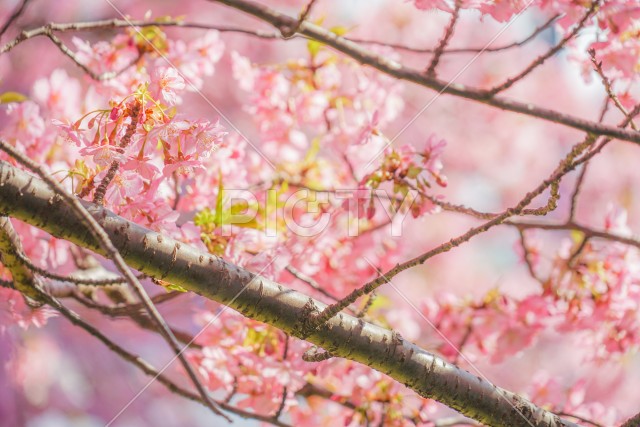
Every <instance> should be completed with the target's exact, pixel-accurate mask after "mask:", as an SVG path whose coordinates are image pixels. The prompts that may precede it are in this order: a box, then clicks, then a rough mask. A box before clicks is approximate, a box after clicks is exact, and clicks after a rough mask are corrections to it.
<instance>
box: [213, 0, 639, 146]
mask: <svg viewBox="0 0 640 427" xmlns="http://www.w3.org/2000/svg"><path fill="white" fill-rule="evenodd" d="M209 1H212V2H215V3H222V4H225V5H227V6H230V7H232V8H234V9H237V10H240V11H243V12H246V13H248V14H250V15H253V16H254V17H256V18H258V19H260V20H262V21H264V22H268V23H270V24H271V25H273V26H274V27H275V28H290V27H291V26H292V25H295V23H296V22H297V20H296V19H295V18H292V17H290V16H287V15H285V14H282V13H279V12H277V11H275V10H273V9H271V8H269V7H267V6H264V5H263V4H260V3H257V2H254V1H250V0H209ZM299 33H300V34H302V35H304V36H306V37H308V38H311V39H313V40H316V41H318V42H320V43H323V44H325V45H327V46H330V47H332V48H333V49H335V50H337V51H339V52H342V53H344V54H345V55H347V56H348V57H350V58H352V59H354V60H356V61H357V62H359V63H361V64H363V65H369V66H371V67H373V68H375V69H377V70H378V71H381V72H383V73H385V74H387V75H389V76H392V77H395V78H397V79H399V80H406V81H409V82H412V83H416V84H418V85H420V86H424V87H426V88H429V89H432V90H434V91H436V92H439V93H443V94H449V95H453V96H456V97H460V98H465V99H469V100H473V101H476V102H480V103H483V104H486V105H489V106H492V107H496V108H499V109H501V110H505V111H512V112H516V113H520V114H524V115H527V116H531V117H536V118H539V119H543V120H545V121H549V122H553V123H558V124H561V125H564V126H568V127H571V128H574V129H579V130H582V131H586V132H589V133H592V134H594V135H603V136H609V137H612V138H617V139H621V140H625V141H631V142H635V143H640V132H636V131H633V130H626V129H622V128H619V127H616V126H609V125H604V124H602V123H597V122H593V121H590V120H585V119H581V118H578V117H574V116H571V115H568V114H564V113H561V112H559V111H555V110H549V109H546V108H542V107H538V106H535V105H533V104H530V103H526V102H520V101H515V100H512V99H509V98H506V97H500V96H494V95H492V94H491V93H490V91H488V90H486V89H478V88H472V87H467V86H464V85H461V84H457V83H451V82H447V81H445V80H440V79H437V78H434V77H430V76H427V75H425V74H424V72H422V71H420V70H416V69H412V68H409V67H407V66H404V65H402V64H401V63H399V62H396V61H393V60H391V59H388V58H385V57H383V56H381V55H378V54H376V53H374V52H372V51H370V50H367V49H365V48H364V47H362V46H360V45H358V44H356V43H354V42H352V41H350V40H348V39H346V38H344V37H341V36H339V35H337V34H335V33H333V32H331V31H329V30H327V29H324V28H322V27H320V26H318V25H315V24H312V23H310V22H308V21H304V22H303V23H302V24H301V25H300V30H299Z"/></svg>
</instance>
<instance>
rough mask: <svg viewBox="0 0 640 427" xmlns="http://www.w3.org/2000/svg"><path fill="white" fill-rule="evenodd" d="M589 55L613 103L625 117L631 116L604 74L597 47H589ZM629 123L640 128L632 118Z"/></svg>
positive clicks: (635, 128) (634, 128) (634, 127)
mask: <svg viewBox="0 0 640 427" xmlns="http://www.w3.org/2000/svg"><path fill="white" fill-rule="evenodd" d="M589 57H590V58H591V63H592V64H593V68H594V69H595V71H596V73H598V75H599V76H600V79H601V80H602V84H603V85H604V89H605V90H606V91H607V95H608V96H609V98H610V99H611V100H612V101H613V103H614V104H615V106H616V107H617V108H618V110H620V112H621V113H622V114H623V115H624V116H625V117H629V112H628V111H627V109H626V108H624V105H622V103H621V102H620V99H619V98H618V96H617V95H616V94H615V93H614V92H613V87H612V85H611V81H610V80H609V79H608V78H607V76H606V75H605V74H604V70H603V69H602V61H598V60H597V59H596V51H595V49H593V48H591V49H589ZM629 125H630V126H631V129H633V130H638V128H637V127H636V124H635V123H634V122H633V120H630V122H629Z"/></svg>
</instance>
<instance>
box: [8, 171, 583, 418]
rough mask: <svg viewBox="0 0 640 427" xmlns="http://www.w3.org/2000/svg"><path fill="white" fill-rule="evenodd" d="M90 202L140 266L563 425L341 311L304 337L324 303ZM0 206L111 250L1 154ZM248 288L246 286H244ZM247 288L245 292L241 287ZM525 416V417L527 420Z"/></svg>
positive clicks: (393, 371) (445, 386)
mask: <svg viewBox="0 0 640 427" xmlns="http://www.w3.org/2000/svg"><path fill="white" fill-rule="evenodd" d="M78 202H79V203H81V204H82V205H83V206H84V207H85V208H86V209H89V210H90V212H91V215H92V218H93V219H94V220H95V221H97V222H98V223H99V224H100V226H101V227H102V228H103V230H104V232H105V233H106V234H107V235H108V236H109V238H110V239H111V241H112V242H113V245H114V246H115V248H117V250H118V251H119V252H120V253H122V254H123V257H124V258H125V260H126V262H127V263H128V264H129V265H130V266H131V267H133V268H135V269H137V270H139V271H141V272H142V273H145V274H147V275H149V276H151V277H156V278H159V279H162V280H166V281H169V282H171V283H175V284H177V285H179V286H182V287H184V288H185V289H187V290H190V291H192V292H196V293H198V294H200V295H202V296H204V297H206V298H209V299H212V300H215V301H218V302H220V303H222V304H225V305H228V306H229V307H231V308H233V309H235V310H237V311H239V312H241V313H242V314H244V315H245V316H247V317H250V318H252V319H255V320H258V321H261V322H265V323H268V324H270V325H272V326H274V327H277V328H279V329H281V330H283V331H284V332H285V333H287V334H289V335H293V336H296V337H299V338H304V339H306V340H307V341H309V342H311V343H312V344H314V345H317V346H318V347H321V348H324V349H326V350H327V351H329V352H330V353H331V354H333V355H335V356H337V357H345V358H348V359H351V360H354V361H357V362H360V363H363V364H366V365H367V366H370V367H372V368H374V369H377V370H378V371H381V372H384V373H385V374H388V375H390V376H391V377H392V378H394V379H395V380H397V381H399V382H401V383H403V384H405V385H406V386H407V387H409V388H411V389H413V390H414V391H416V392H417V393H418V394H420V395H421V396H424V397H428V398H431V399H435V400H438V401H440V402H441V403H443V404H445V405H447V406H449V407H451V408H453V409H456V410H458V411H460V412H461V413H462V414H464V415H466V416H469V417H471V418H473V419H475V420H478V421H480V422H483V423H485V424H488V425H492V426H505V427H508V426H509V427H510V426H514V425H531V426H534V427H538V426H540V427H560V426H565V427H566V426H573V427H575V426H576V424H574V423H571V422H569V421H566V420H562V419H560V418H559V417H557V416H556V415H554V414H552V413H550V412H548V411H546V410H544V409H542V408H539V407H537V406H535V405H534V404H532V403H531V402H529V401H527V400H526V399H524V398H522V397H520V396H518V395H516V394H514V393H512V392H509V391H507V390H503V389H501V388H499V387H497V386H495V385H493V384H491V383H489V382H488V381H485V380H483V379H479V378H478V377H476V376H475V375H472V374H471V373H469V372H467V371H464V370H462V369H460V368H458V367H457V366H455V365H452V364H450V363H447V362H446V361H444V360H443V359H440V358H438V357H437V356H435V355H433V354H431V353H429V352H427V351H426V350H423V349H422V348H420V347H418V346H416V345H415V344H412V343H410V342H408V341H406V340H404V339H403V338H402V337H401V336H400V335H399V334H397V333H394V332H392V331H390V330H388V329H384V328H381V327H378V326H375V325H372V324H370V323H367V322H365V321H363V320H362V319H357V318H355V317H353V316H349V315H347V314H343V313H341V314H340V315H338V316H336V317H334V318H333V319H330V320H329V321H328V322H327V324H325V325H323V326H321V327H319V328H318V329H317V330H314V331H313V332H311V333H310V335H309V336H306V337H304V336H303V334H302V333H301V331H302V330H304V329H305V326H307V323H308V322H309V319H310V318H311V313H314V312H315V313H317V312H318V311H319V310H322V309H323V308H324V307H326V305H325V304H323V303H321V302H319V301H315V300H313V299H311V298H309V297H308V296H307V295H304V294H301V293H299V292H296V291H293V290H291V289H287V288H286V287H284V286H282V285H280V284H278V283H275V282H272V281H271V280H268V279H266V278H264V277H261V276H257V275H255V274H253V273H250V272H248V271H246V270H243V269H241V268H239V267H237V266H235V265H233V264H229V263H227V262H226V261H224V260H223V259H221V258H218V257H215V256H213V255H210V254H208V253H206V252H204V251H201V250H199V249H196V248H194V247H192V246H189V245H186V244H183V243H180V242H177V241H175V240H173V239H171V238H170V237H168V236H164V235H162V234H159V233H156V232H153V231H151V230H148V229H146V228H144V227H141V226H139V225H137V224H135V223H132V222H129V221H127V220H125V219H123V218H121V217H119V216H117V215H115V214H113V213H112V212H110V211H108V210H106V209H104V208H102V207H100V206H96V205H94V204H92V203H90V202H86V201H81V200H78ZM0 211H4V212H6V213H7V214H8V215H11V216H13V217H15V218H18V219H20V220H22V221H25V222H27V223H29V224H31V225H33V226H36V227H39V228H41V229H43V230H45V231H47V232H49V233H51V234H52V235H54V236H56V237H59V238H63V239H66V240H69V241H71V242H73V243H76V244H78V245H81V246H84V247H86V248H88V249H91V250H93V251H96V252H98V253H102V254H105V253H106V251H105V250H104V249H102V248H101V247H100V245H99V242H98V241H97V239H96V238H95V237H94V236H93V235H92V234H91V233H90V232H89V230H88V228H87V226H86V225H85V224H84V223H80V224H78V221H77V220H76V219H75V216H74V215H73V214H72V212H73V211H72V208H71V207H70V206H69V205H68V204H67V202H66V201H65V200H64V199H62V198H61V196H60V195H57V194H56V193H55V192H54V191H53V190H51V189H50V188H49V187H48V185H47V184H45V183H44V182H43V181H41V180H39V179H37V178H35V177H33V176H31V175H29V174H27V173H25V172H23V171H21V170H19V169H17V168H16V167H13V166H11V165H9V164H8V163H6V162H1V161H0ZM243 289H244V290H243ZM241 290H243V292H241V293H240V295H238V293H239V292H240V291H241ZM523 423H524V424H523Z"/></svg>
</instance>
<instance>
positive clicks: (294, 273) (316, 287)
mask: <svg viewBox="0 0 640 427" xmlns="http://www.w3.org/2000/svg"><path fill="white" fill-rule="evenodd" d="M284 269H285V270H287V271H288V272H289V273H290V274H291V275H292V276H293V277H295V278H296V279H298V280H300V281H301V282H303V283H305V284H307V285H308V286H309V287H310V288H312V289H313V290H315V291H317V292H320V293H321V294H322V295H324V296H325V297H327V298H329V299H332V300H333V301H338V300H339V298H338V297H336V296H335V295H332V294H330V293H329V292H327V291H325V290H324V289H322V286H320V284H319V283H318V282H317V281H316V280H315V279H314V278H313V277H309V276H307V275H306V274H304V273H303V272H301V271H300V270H298V269H296V268H295V267H293V266H291V265H287V266H286V267H285V268H284Z"/></svg>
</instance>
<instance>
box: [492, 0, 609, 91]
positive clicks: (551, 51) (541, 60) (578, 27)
mask: <svg viewBox="0 0 640 427" xmlns="http://www.w3.org/2000/svg"><path fill="white" fill-rule="evenodd" d="M599 5H600V0H595V1H594V2H593V3H592V4H591V7H589V9H587V12H586V13H585V14H584V16H583V17H582V19H581V20H580V22H578V24H577V25H576V26H575V27H574V28H573V30H572V31H571V32H570V33H569V34H567V35H566V36H565V37H564V38H563V39H562V40H561V41H560V43H558V44H557V45H555V46H554V47H552V48H551V49H549V50H548V51H547V52H546V53H545V54H543V55H540V56H539V57H538V58H536V60H535V61H533V62H532V63H531V64H529V66H528V67H527V68H525V69H524V70H523V71H522V72H520V73H519V74H517V75H516V76H514V77H510V78H508V79H507V80H506V81H505V82H504V83H502V84H499V85H498V86H496V87H494V88H493V89H490V90H489V93H490V94H491V95H496V94H497V93H500V92H502V91H505V90H507V89H509V88H510V87H511V86H513V84H514V83H516V82H518V81H520V80H522V79H523V78H524V77H525V76H527V75H528V74H529V73H531V72H532V71H533V70H535V69H536V68H538V67H539V66H540V65H542V64H543V63H544V62H545V61H546V60H547V59H549V58H551V57H552V56H553V55H555V54H556V53H558V51H560V49H562V48H563V47H564V46H565V45H566V44H567V43H568V42H569V41H570V40H571V39H573V38H574V37H575V36H576V35H577V34H578V33H579V32H580V30H582V28H583V27H584V26H585V24H586V23H587V21H588V20H589V19H590V18H591V17H592V15H593V14H594V13H595V12H596V10H597V9H598V7H599Z"/></svg>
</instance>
